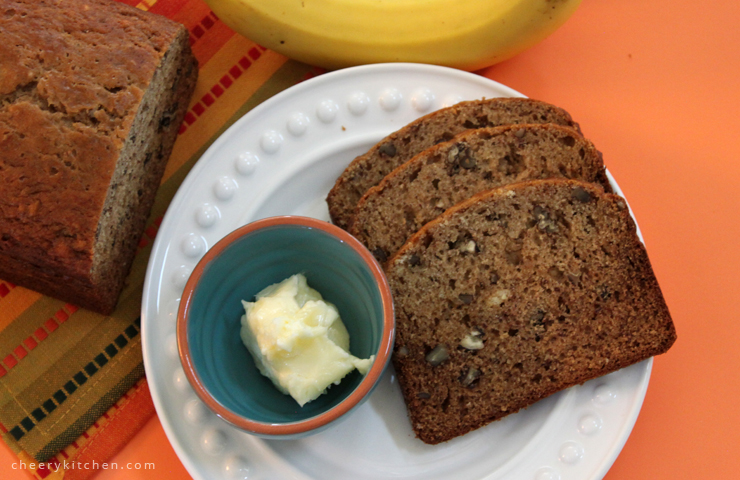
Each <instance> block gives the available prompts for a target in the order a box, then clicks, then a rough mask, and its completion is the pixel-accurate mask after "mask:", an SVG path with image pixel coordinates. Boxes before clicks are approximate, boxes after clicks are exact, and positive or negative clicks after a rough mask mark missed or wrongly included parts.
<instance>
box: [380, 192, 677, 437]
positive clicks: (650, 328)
mask: <svg viewBox="0 0 740 480" xmlns="http://www.w3.org/2000/svg"><path fill="white" fill-rule="evenodd" d="M386 270H387V274H388V280H389V282H390V285H391V288H392V290H393V299H394V303H395V309H396V315H397V330H396V342H395V346H394V356H393V361H394V365H395V367H396V372H397V374H398V379H399V383H400V385H401V388H402V391H403V395H404V398H405V401H406V404H407V407H408V411H409V415H410V418H411V423H412V426H413V429H414V431H415V432H416V434H417V436H418V437H419V438H420V439H421V440H423V441H424V442H427V443H432V444H435V443H439V442H443V441H446V440H449V439H451V438H453V437H455V436H458V435H462V434H464V433H466V432H469V431H471V430H473V429H476V428H478V427H481V426H483V425H486V424H488V423H490V422H492V421H494V420H497V419H500V418H502V417H504V416H505V415H509V414H511V413H514V412H516V411H517V410H519V409H522V408H524V407H526V406H528V405H531V404H532V403H534V402H536V401H538V400H540V399H542V398H545V397H547V396H548V395H551V394H553V393H555V392H557V391H559V390H562V389H564V388H566V387H570V386H572V385H576V384H580V383H582V382H585V381H586V380H589V379H592V378H594V377H597V376H601V375H604V374H607V373H609V372H612V371H614V370H617V369H620V368H623V367H626V366H628V365H630V364H633V363H636V362H639V361H641V360H644V359H646V358H648V357H650V356H653V355H657V354H660V353H663V352H665V351H666V350H668V348H669V347H670V346H671V345H672V344H673V342H674V340H675V338H676V332H675V329H674V326H673V323H672V321H671V317H670V315H669V313H668V308H667V307H666V304H665V301H664V300H663V296H662V293H661V291H660V288H659V287H658V283H657V281H656V279H655V276H654V274H653V271H652V268H651V266H650V262H649V260H648V257H647V254H646V252H645V248H644V247H643V245H642V243H641V242H640V241H639V239H638V237H637V235H636V233H635V224H634V223H633V221H632V218H631V217H630V215H629V210H628V208H627V205H626V203H625V202H624V200H623V199H622V198H620V197H618V196H616V195H613V194H606V193H604V192H603V190H602V189H601V188H600V187H598V186H596V185H593V184H587V183H582V182H577V181H573V180H562V179H559V180H535V181H532V182H525V183H518V184H513V185H509V186H506V187H501V188H499V189H494V190H491V191H488V192H484V193H481V194H478V195H476V196H474V197H473V198H471V199H470V200H467V201H465V202H463V203H461V204H459V205H457V206H455V207H453V208H451V209H449V210H448V211H447V212H445V213H444V214H443V215H442V216H440V217H439V218H437V219H436V220H433V221H431V222H430V223H428V224H427V225H426V226H425V227H423V228H422V229H421V230H420V231H419V232H417V233H416V234H415V235H414V236H413V237H411V239H409V241H408V242H407V243H406V244H405V245H404V246H403V247H402V248H401V249H400V250H399V251H398V253H397V254H396V256H395V257H393V258H392V259H391V260H390V261H389V262H388V263H387V265H386Z"/></svg>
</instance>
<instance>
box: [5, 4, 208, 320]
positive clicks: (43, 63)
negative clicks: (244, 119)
mask: <svg viewBox="0 0 740 480" xmlns="http://www.w3.org/2000/svg"><path fill="white" fill-rule="evenodd" d="M0 5H1V6H2V14H1V15H0V63H1V64H2V68H1V69H0V278H3V279H5V280H8V281H11V282H14V283H17V284H19V285H23V286H26V287H28V288H31V289H34V290H37V291H39V292H41V293H44V294H47V295H50V296H54V297H57V298H60V299H63V300H65V301H69V302H72V303H75V304H77V305H79V306H82V307H86V308H88V309H92V310H95V311H98V312H101V313H109V312H111V311H112V309H113V308H114V306H115V304H116V301H117V298H118V296H119V294H120V291H121V289H122V287H123V284H124V280H125V276H126V274H127V272H128V270H129V269H130V266H131V263H132V260H133V257H134V254H135V252H136V247H137V244H138V241H139V239H140V237H141V234H142V231H143V229H144V226H145V221H146V219H147V216H148V214H149V212H150V209H151V206H152V202H153V201H154V195H155V192H156V190H157V187H158V186H159V182H160V180H161V177H162V174H163V172H164V167H165V164H166V162H167V159H168V157H169V155H170V152H171V150H172V145H173V143H174V141H175V137H176V135H177V131H178V128H179V126H180V123H181V121H182V118H183V116H184V114H185V112H186V110H187V107H188V103H189V100H190V96H191V94H192V92H193V89H194V87H195V83H196V79H197V74H198V68H197V63H196V60H195V58H194V57H193V55H192V53H191V50H190V46H189V38H188V37H189V34H188V31H187V29H185V28H184V27H183V26H182V25H180V24H177V23H175V22H172V21H170V20H168V19H166V18H165V17H162V16H159V15H154V14H150V13H147V12H143V11H141V10H139V9H136V8H133V7H130V6H127V5H124V4H121V3H118V2H115V1H112V0H61V1H59V0H55V1H50V0H2V1H1V2H0Z"/></svg>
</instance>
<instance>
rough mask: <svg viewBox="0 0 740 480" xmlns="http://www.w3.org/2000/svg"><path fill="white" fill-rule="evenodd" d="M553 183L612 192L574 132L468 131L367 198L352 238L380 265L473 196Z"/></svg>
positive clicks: (549, 128) (540, 128)
mask: <svg viewBox="0 0 740 480" xmlns="http://www.w3.org/2000/svg"><path fill="white" fill-rule="evenodd" d="M557 177H560V178H572V179H577V180H583V181H586V182H594V183H598V184H599V185H601V186H602V187H603V188H604V189H606V190H607V191H611V187H610V186H609V181H608V180H607V178H606V173H605V170H604V164H603V162H602V160H601V154H600V153H599V152H598V151H597V150H596V148H595V147H594V146H593V144H592V143H591V142H589V141H588V140H586V139H585V138H583V137H582V136H581V135H580V134H579V133H578V132H576V131H574V130H573V129H571V128H568V127H562V126H559V125H552V124H544V125H516V126H506V127H494V128H484V129H475V130H468V131H466V132H463V133H461V134H459V135H458V136H456V137H455V138H454V139H452V140H450V141H449V142H444V143H441V144H439V145H436V146H434V147H431V148H429V149H427V150H424V151H423V152H421V153H420V154H418V155H416V156H415V157H414V158H413V159H411V160H409V161H408V162H406V163H404V164H403V165H401V166H400V167H398V168H397V169H395V170H393V172H391V173H390V174H388V175H387V176H386V177H385V178H384V179H383V181H382V182H380V184H379V185H377V186H375V187H373V188H371V189H370V190H368V191H367V193H366V194H365V195H364V196H363V197H362V199H360V201H359V203H358V204H357V208H356V210H355V214H354V218H353V223H352V226H351V227H350V232H351V233H352V234H353V235H354V236H356V237H357V238H358V239H359V240H360V241H361V242H362V243H363V244H364V245H365V246H366V247H367V248H368V249H369V250H370V251H371V252H373V253H374V254H375V256H376V257H377V258H378V259H379V260H380V261H385V260H387V259H388V258H390V257H391V256H393V254H394V253H395V252H396V250H398V249H399V248H400V247H401V245H403V244H404V242H406V240H407V239H408V238H409V237H410V236H411V235H413V234H414V233H415V232H416V231H417V230H419V229H420V228H421V227H422V226H423V225H424V224H426V223H427V222H429V221H431V220H433V219H434V218H436V217H437V216H439V215H441V214H442V213H444V211H445V210H447V209H448V208H450V207H452V206H454V205H456V204H458V203H460V202H461V201H463V200H466V199H468V198H470V197H472V196H473V195H475V194H476V193H480V192H482V191H484V190H490V189H491V188H495V187H498V186H501V185H506V184H509V183H513V182H521V181H525V180H535V179H542V178H557ZM511 193H513V192H511Z"/></svg>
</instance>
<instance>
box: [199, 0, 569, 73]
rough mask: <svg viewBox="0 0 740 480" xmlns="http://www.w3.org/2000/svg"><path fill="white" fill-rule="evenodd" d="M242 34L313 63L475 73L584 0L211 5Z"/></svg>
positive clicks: (269, 0) (539, 36) (300, 0)
mask: <svg viewBox="0 0 740 480" xmlns="http://www.w3.org/2000/svg"><path fill="white" fill-rule="evenodd" d="M206 3H207V4H208V5H209V6H210V7H211V9H212V10H213V12H214V13H215V14H216V15H217V16H218V17H219V18H220V19H221V20H222V21H223V22H224V23H225V24H226V25H228V26H229V27H231V28H232V29H233V30H235V31H236V32H237V33H240V34H242V35H244V36H245V37H247V38H249V39H250V40H252V41H254V42H256V43H259V44H260V45H262V46H264V47H266V48H269V49H271V50H274V51H276V52H278V53H281V54H283V55H285V56H287V57H289V58H293V59H296V60H299V61H302V62H305V63H308V64H311V65H315V66H319V67H324V68H327V69H338V68H344V67H349V66H354V65H362V64H368V63H383V62H414V63H430V64H436V65H443V66H448V67H453V68H458V69H462V70H469V71H470V70H477V69H480V68H483V67H486V66H489V65H493V64H495V63H498V62H501V61H503V60H506V59H508V58H511V57H513V56H514V55H516V54H518V53H520V52H522V51H524V50H526V49H527V48H530V47H532V46H534V45H535V44H537V43H539V42H540V41H542V40H544V39H545V38H546V37H547V36H548V35H550V34H551V33H553V32H554V31H555V30H557V29H558V28H559V27H560V26H561V25H562V24H563V23H565V21H566V20H567V19H568V18H569V17H570V16H571V15H572V14H573V13H574V12H575V10H576V8H577V7H578V5H579V4H580V3H581V0H206Z"/></svg>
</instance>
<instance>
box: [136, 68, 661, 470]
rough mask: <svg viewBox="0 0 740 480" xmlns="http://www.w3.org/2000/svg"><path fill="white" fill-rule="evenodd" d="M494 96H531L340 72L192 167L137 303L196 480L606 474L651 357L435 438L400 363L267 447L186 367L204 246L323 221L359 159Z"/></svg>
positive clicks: (165, 412) (155, 387) (226, 137)
mask: <svg viewBox="0 0 740 480" xmlns="http://www.w3.org/2000/svg"><path fill="white" fill-rule="evenodd" d="M495 96H504V97H511V96H522V95H521V94H519V93H517V92H515V91H513V90H511V89H509V88H507V87H504V86H502V85H500V84H498V83H496V82H493V81H490V80H487V79H485V78H483V77H480V76H477V75H474V74H469V73H465V72H461V71H458V70H453V69H448V68H442V67H434V66H428V65H414V64H384V65H373V66H365V67H357V68H351V69H346V70H341V71H337V72H334V73H328V74H325V75H322V76H320V77H318V78H315V79H312V80H309V81H306V82H303V83H301V84H299V85H296V86H295V87H293V88H290V89H288V90H286V91H284V92H282V93H280V94H278V95H276V96H275V97H273V98H271V99H269V100H268V101H266V102H264V103H263V104H261V105H260V106H258V107H257V108H255V109H254V110H252V111H251V112H249V113H248V114H246V115H245V116H244V117H243V118H241V119H240V120H239V121H238V122H236V123H235V124H234V125H233V126H232V127H231V128H229V130H227V131H226V132H225V133H224V134H223V135H222V136H221V137H220V138H219V139H218V140H217V141H216V142H215V143H214V144H213V146H211V148H209V149H208V151H207V152H206V153H205V154H204V155H203V157H202V158H201V159H200V160H199V161H198V163H197V164H196V165H195V167H194V168H193V169H192V171H191V172H190V174H189V175H188V176H187V178H186V179H185V181H184V182H183V184H182V186H181V187H180V189H179V191H178V192H177V194H176V195H175V197H174V199H173V201H172V204H171V206H170V207H169V209H168V210H167V214H166V215H165V218H164V221H163V222H162V225H161V228H160V230H159V232H158V233H157V239H156V242H155V244H154V250H153V251H152V254H151V259H150V262H149V267H148V270H147V277H146V282H145V285H144V297H143V305H142V331H143V350H144V364H145V366H146V373H147V377H148V379H149V385H150V388H151V392H152V396H153V398H154V404H155V406H156V409H157V413H158V414H159V418H160V420H161V422H162V425H163V427H164V429H165V432H166V433H167V436H168V438H169V440H170V441H171V442H172V445H173V447H174V449H175V451H176V452H177V454H178V455H179V457H180V459H181V460H182V462H183V464H184V465H185V467H186V468H187V470H188V472H190V474H191V475H192V476H193V477H195V478H196V479H222V478H227V479H229V478H231V479H236V478H240V479H245V478H249V479H316V480H319V479H321V480H332V479H348V478H351V479H353V480H381V479H391V478H392V479H422V478H423V479H426V480H431V479H451V478H454V479H455V480H466V479H489V480H493V479H516V480H568V479H574V480H576V479H577V480H592V479H600V478H602V477H603V476H604V475H605V474H606V472H607V470H608V469H609V467H610V466H611V465H612V463H613V462H614V459H615V458H616V457H617V455H618V454H619V452H620V450H621V449H622V446H623V445H624V442H625V441H626V440H627V437H628V436H629V433H630V431H631V430H632V426H633V425H634V422H635V420H636V418H637V414H638V413H639V410H640V407H641V405H642V401H643V398H644V396H645V391H646V389H647V385H648V380H649V377H650V369H651V366H652V360H647V361H645V362H642V363H640V364H637V365H633V366H631V367H629V368H626V369H623V370H621V371H618V372H615V373H612V374H610V375H607V376H605V377H602V378H599V379H596V380H593V381H590V382H587V383H585V384H583V385H581V386H577V387H574V388H571V389H569V390H566V391H564V392H561V393H559V394H556V395H554V396H552V397H550V398H548V399H546V400H544V401H542V402H539V403H537V404H536V405H534V406H532V407H530V408H528V409H526V410H524V411H522V412H520V413H517V414H515V415H510V416H508V417H506V418H505V419H503V420H502V421H499V422H494V423H493V424H491V425H489V426H487V427H484V428H482V429H480V430H477V431H475V432H472V433H470V434H468V435H464V436H462V437H459V438H456V439H454V440H452V441H450V442H447V443H445V444H442V445H437V446H429V445H425V444H423V443H422V442H421V441H419V440H417V439H416V438H415V437H414V435H413V433H412V431H411V426H410V423H409V421H408V418H407V416H406V410H405V406H404V404H403V399H402V397H401V392H400V389H399V387H398V385H397V383H396V378H395V374H394V372H393V369H392V368H391V369H390V370H389V371H387V372H386V374H385V375H384V377H383V378H382V380H381V384H380V385H379V387H378V388H377V389H376V390H375V392H374V393H373V394H372V397H371V398H370V399H369V400H368V401H367V402H366V403H365V404H364V405H363V406H362V407H360V408H359V409H358V410H356V411H355V412H353V413H352V414H350V415H349V416H348V418H346V419H345V420H344V421H343V422H341V423H340V424H338V425H336V426H334V427H332V428H330V429H329V430H327V431H325V432H322V433H320V434H318V435H315V436H312V437H309V438H305V439H302V440H296V441H265V440H261V439H258V438H255V437H251V436H249V435H247V434H245V433H242V432H240V431H238V430H236V429H235V428H233V427H231V426H230V425H228V424H226V423H225V422H223V421H221V420H220V419H219V418H218V417H216V416H215V415H214V414H212V413H211V412H210V411H209V410H207V408H206V407H205V406H204V405H203V404H202V403H201V402H200V401H199V400H198V399H197V398H196V396H195V393H194V392H193V390H192V389H191V388H190V385H189V384H188V382H187V379H186V378H185V374H184V372H183V370H182V367H181V366H180V363H179V359H178V355H177V343H176V340H175V318H176V312H177V307H178V304H179V300H180V296H181V294H182V290H183V287H184V285H185V281H186V280H187V278H188V275H189V274H190V271H191V270H192V268H193V267H194V265H195V264H196V263H197V261H198V259H199V258H200V257H201V256H202V255H203V254H204V253H205V252H206V251H207V250H208V248H209V247H210V246H212V245H213V244H214V243H215V242H216V241H218V240H219V239H220V238H222V237H223V236H225V235H226V234H227V233H229V232H231V231H232V230H234V229H235V228H237V227H239V226H241V225H244V224H246V223H248V222H250V221H253V220H257V219H259V218H264V217H268V216H272V215H285V214H295V215H305V216H310V217H316V218H320V219H324V220H328V219H329V215H328V211H327V207H326V203H325V201H324V199H325V197H326V194H327V192H328V191H329V189H330V188H331V186H332V185H333V184H334V180H335V179H336V178H337V176H338V175H339V174H340V172H341V171H342V170H343V169H344V168H345V166H346V165H347V164H348V163H349V162H350V161H351V160H352V159H353V158H354V157H355V156H357V155H359V154H360V153H362V152H364V151H366V150H367V149H368V148H369V147H370V146H371V145H373V144H374V143H376V142H377V141H378V140H380V139H381V138H382V137H384V136H385V135H387V134H388V133H390V132H391V131H393V130H396V129H398V128H399V127H401V126H403V125H405V124H406V123H408V122H410V121H411V120H413V119H415V118H417V117H419V116H421V115H423V114H426V113H428V112H431V111H433V110H436V109H438V108H440V107H443V106H448V105H452V104H454V103H457V102H459V101H461V100H469V99H476V98H481V97H495ZM612 182H613V179H612ZM613 184H614V186H615V190H617V192H618V193H619V189H618V187H617V186H616V183H614V182H613Z"/></svg>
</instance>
